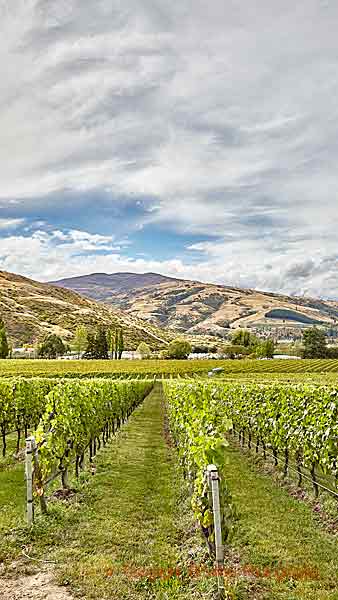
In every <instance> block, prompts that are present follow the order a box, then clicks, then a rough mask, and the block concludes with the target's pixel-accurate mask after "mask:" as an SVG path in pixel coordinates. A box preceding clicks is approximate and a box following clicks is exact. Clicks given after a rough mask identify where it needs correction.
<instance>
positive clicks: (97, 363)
mask: <svg viewBox="0 0 338 600" xmlns="http://www.w3.org/2000/svg"><path fill="white" fill-rule="evenodd" d="M215 367H223V369H224V372H225V374H226V375H227V374H229V375H242V374H244V375H251V374H252V375H254V374H260V373H266V374H275V375H278V374H293V375H301V374H307V373H309V374H310V373H313V374H322V375H323V376H324V375H325V376H331V377H332V376H335V375H337V376H338V360H336V359H334V360H330V359H324V360H217V361H216V360H0V377H12V376H20V375H22V376H26V377H34V376H41V377H81V376H82V377H88V376H93V377H100V376H102V377H105V376H106V377H107V376H110V377H111V376H116V377H117V376H140V377H146V376H150V377H153V376H157V377H161V376H164V377H168V376H176V375H188V376H189V375H206V374H207V373H208V371H210V370H211V369H213V368H215Z"/></svg>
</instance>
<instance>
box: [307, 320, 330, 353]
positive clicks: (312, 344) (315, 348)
mask: <svg viewBox="0 0 338 600" xmlns="http://www.w3.org/2000/svg"><path fill="white" fill-rule="evenodd" d="M303 344H304V349H303V352H302V357H303V358H327V356H328V349H327V346H326V336H325V333H324V331H322V330H321V329H317V327H311V328H310V329H306V330H305V331H304V334H303Z"/></svg>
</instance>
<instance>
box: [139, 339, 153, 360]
mask: <svg viewBox="0 0 338 600" xmlns="http://www.w3.org/2000/svg"><path fill="white" fill-rule="evenodd" d="M137 352H138V354H140V356H141V358H142V359H145V358H149V357H150V354H151V350H150V348H149V346H148V344H146V343H145V342H141V343H140V344H139V346H138V348H137Z"/></svg>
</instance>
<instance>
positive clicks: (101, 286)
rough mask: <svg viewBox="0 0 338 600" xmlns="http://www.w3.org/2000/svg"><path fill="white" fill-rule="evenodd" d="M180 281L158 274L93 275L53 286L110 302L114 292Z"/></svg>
mask: <svg viewBox="0 0 338 600" xmlns="http://www.w3.org/2000/svg"><path fill="white" fill-rule="evenodd" d="M179 281H180V280H179V279H173V278H172V277H165V276H164V275H159V274H158V273H143V274H142V275H139V274H138V273H113V274H111V275H108V274H107V273H92V274H91V275H83V276H80V277H71V278H69V279H60V280H59V281H51V282H50V283H51V284H52V285H57V286H61V287H64V288H67V289H70V290H74V291H75V292H78V294H82V295H83V296H88V297H89V298H93V299H94V300H99V301H103V302H110V301H111V295H112V292H114V294H116V293H119V294H123V293H128V292H131V291H134V290H138V289H139V288H144V287H152V286H157V285H160V284H163V283H168V284H169V283H178V282H179Z"/></svg>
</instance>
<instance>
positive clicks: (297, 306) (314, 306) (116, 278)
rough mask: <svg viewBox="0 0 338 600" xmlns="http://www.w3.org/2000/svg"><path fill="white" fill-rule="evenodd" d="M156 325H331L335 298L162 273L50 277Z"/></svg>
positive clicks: (212, 329)
mask: <svg viewBox="0 0 338 600" xmlns="http://www.w3.org/2000/svg"><path fill="white" fill-rule="evenodd" d="M56 283H57V285H62V286H64V287H66V288H69V289H75V290H77V291H79V292H81V294H83V295H85V296H87V297H89V298H94V299H96V300H100V301H103V302H106V303H110V304H111V305H113V306H114V307H116V308H120V309H123V311H125V312H127V313H128V314H130V315H133V316H138V317H140V318H142V319H146V320H147V321H148V322H150V323H153V324H154V325H156V326H158V327H166V328H168V329H169V330H176V331H181V332H185V333H187V334H189V335H195V334H199V335H200V334H204V335H210V334H211V335H218V336H220V337H222V336H224V335H226V334H227V332H228V331H229V329H228V328H229V326H230V327H231V328H237V327H246V328H252V327H261V326H263V327H267V326H268V327H270V328H277V329H281V330H282V329H283V328H291V329H295V328H296V329H297V328H302V327H304V326H308V325H311V324H313V325H314V324H321V323H323V324H325V325H328V326H330V325H334V324H335V323H336V321H337V320H338V303H337V302H329V301H324V300H317V299H313V298H312V299H311V298H296V297H291V296H286V295H281V294H273V293H268V292H260V291H256V290H250V289H247V290H246V289H240V288H235V287H226V286H222V285H214V284H206V283H201V282H196V281H185V280H179V279H171V278H168V277H163V276H162V275H158V274H156V273H145V274H143V275H137V274H133V273H115V274H112V275H105V274H93V275H88V276H84V277H76V278H71V279H64V280H62V281H60V282H56Z"/></svg>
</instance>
